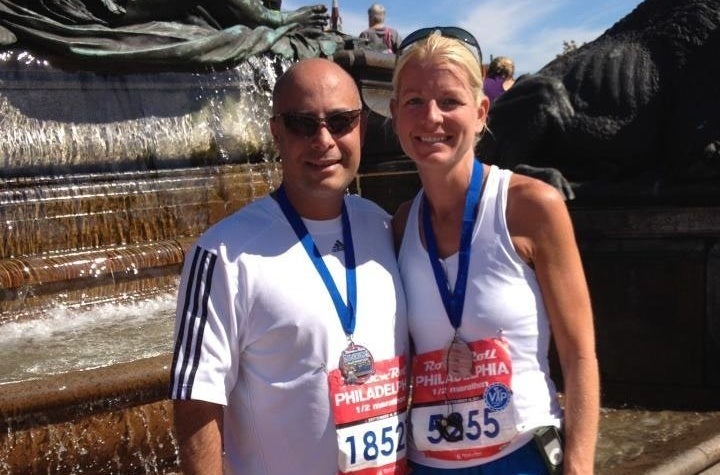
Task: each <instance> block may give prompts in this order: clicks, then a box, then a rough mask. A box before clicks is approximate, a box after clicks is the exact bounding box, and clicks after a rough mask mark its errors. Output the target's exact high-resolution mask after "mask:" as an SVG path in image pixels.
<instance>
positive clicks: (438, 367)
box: [411, 338, 517, 460]
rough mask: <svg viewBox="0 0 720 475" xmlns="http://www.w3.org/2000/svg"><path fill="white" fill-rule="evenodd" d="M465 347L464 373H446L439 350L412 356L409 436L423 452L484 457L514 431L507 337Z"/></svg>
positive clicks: (500, 446)
mask: <svg viewBox="0 0 720 475" xmlns="http://www.w3.org/2000/svg"><path fill="white" fill-rule="evenodd" d="M468 346H469V347H470V349H471V351H472V356H473V365H472V371H471V373H470V375H469V376H465V377H452V376H449V375H448V372H447V368H446V366H445V350H444V349H439V350H436V351H432V352H428V353H423V354H421V355H418V356H416V357H415V359H414V361H413V409H412V413H411V414H412V416H411V417H412V435H413V441H414V443H415V446H416V447H417V449H418V450H420V451H422V452H423V453H424V454H425V455H426V456H427V457H431V458H437V459H443V460H473V459H481V458H486V457H489V456H492V455H495V454H497V453H498V452H500V451H501V450H502V449H503V448H505V447H506V446H507V445H508V444H509V443H510V442H511V441H512V440H513V438H515V436H516V435H517V428H516V425H515V408H514V403H513V395H512V390H511V386H510V384H511V381H512V361H511V358H510V351H509V348H508V346H507V342H506V341H505V340H504V339H502V338H491V339H487V340H480V341H476V342H471V343H468Z"/></svg>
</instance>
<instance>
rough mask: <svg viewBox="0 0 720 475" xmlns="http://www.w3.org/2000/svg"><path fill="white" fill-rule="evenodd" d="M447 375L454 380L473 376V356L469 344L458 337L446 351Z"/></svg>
mask: <svg viewBox="0 0 720 475" xmlns="http://www.w3.org/2000/svg"><path fill="white" fill-rule="evenodd" d="M445 364H446V366H447V374H448V376H450V377H451V378H453V379H459V378H467V377H468V376H471V375H472V374H473V354H472V350H471V349H470V347H469V346H468V344H467V343H465V342H464V341H462V340H461V339H460V338H459V337H458V336H457V335H455V337H453V339H452V341H451V342H450V346H448V348H447V350H446V351H445Z"/></svg>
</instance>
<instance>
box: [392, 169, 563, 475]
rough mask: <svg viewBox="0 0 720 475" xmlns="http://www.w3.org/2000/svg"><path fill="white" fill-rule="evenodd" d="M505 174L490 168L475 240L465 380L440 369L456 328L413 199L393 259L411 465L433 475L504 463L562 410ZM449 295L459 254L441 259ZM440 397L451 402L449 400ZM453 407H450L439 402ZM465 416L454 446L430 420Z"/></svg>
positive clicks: (465, 327) (463, 333) (541, 309)
mask: <svg viewBox="0 0 720 475" xmlns="http://www.w3.org/2000/svg"><path fill="white" fill-rule="evenodd" d="M511 175H512V173H511V172H510V171H508V170H500V169H498V168H497V167H495V166H493V167H491V168H490V171H489V174H488V177H487V181H486V183H485V186H484V190H483V194H482V197H481V200H480V204H479V206H478V217H477V220H476V223H475V228H474V230H473V235H472V244H471V246H472V247H471V254H470V265H469V270H468V282H467V288H466V293H465V305H464V310H463V316H462V324H461V326H460V329H459V331H458V336H459V337H460V338H461V340H462V341H463V342H464V343H466V344H468V345H469V346H470V347H471V349H472V351H473V356H474V362H473V370H472V372H473V374H472V376H469V377H466V378H463V379H460V380H457V381H450V383H448V378H447V370H446V369H443V368H441V366H442V363H443V361H444V358H445V353H444V352H445V350H446V348H447V347H448V346H449V344H450V342H451V340H452V338H453V334H454V329H453V327H452V325H451V323H450V320H449V318H448V316H447V313H446V311H445V308H444V306H443V303H442V299H441V297H440V293H439V291H438V290H437V284H436V282H435V277H434V274H433V270H432V267H431V264H430V260H429V258H428V253H427V252H426V250H425V248H424V246H423V244H422V242H421V240H420V233H419V227H418V219H419V218H418V214H419V213H418V210H419V203H420V202H421V197H422V192H420V193H419V194H418V195H417V197H416V198H415V200H414V201H413V204H412V207H411V209H410V214H409V215H408V221H407V225H406V228H405V233H404V236H403V241H402V246H401V249H400V255H399V259H398V261H399V264H400V271H401V275H402V277H403V281H404V284H405V292H406V294H407V301H408V326H409V328H410V335H411V337H412V339H413V343H414V348H415V352H416V357H415V361H414V363H413V407H412V411H411V420H412V427H413V435H414V440H412V441H411V444H410V452H409V454H408V457H409V459H410V460H413V461H415V462H418V463H420V464H423V465H428V466H432V467H437V468H462V467H472V466H476V465H480V464H482V463H486V462H490V461H492V460H496V459H498V458H501V457H503V456H505V455H507V454H508V453H510V452H512V451H513V450H515V449H517V448H519V447H520V446H522V445H524V444H525V443H526V442H528V441H529V440H530V438H531V437H532V430H533V429H534V428H536V427H540V426H547V425H555V426H559V424H560V419H561V409H560V406H559V404H558V400H557V394H556V390H555V387H554V385H553V383H552V381H551V380H550V371H549V363H548V357H547V355H548V348H549V344H550V327H549V322H548V317H547V313H546V310H545V304H544V302H543V298H542V294H541V291H540V287H539V285H538V282H537V279H536V277H535V273H534V271H533V270H532V269H531V268H530V267H529V266H527V264H525V262H523V261H522V259H521V258H520V257H519V256H518V254H517V252H516V251H515V248H514V246H513V244H512V241H511V239H510V233H509V231H508V229H507V222H506V217H505V210H506V206H507V192H508V186H509V183H510V177H511ZM442 264H443V266H444V268H445V270H446V273H447V277H448V281H449V284H450V286H451V289H452V288H454V286H455V279H456V276H457V270H458V254H454V255H452V256H449V257H448V258H446V259H443V260H442ZM446 395H448V397H447V398H446ZM446 399H449V400H453V404H452V405H449V404H447V403H446ZM453 412H455V413H458V414H459V415H460V416H462V425H463V431H464V436H463V439H462V440H461V441H455V442H446V441H445V440H444V439H443V438H442V437H441V435H442V434H441V432H440V431H439V430H437V429H434V430H430V427H431V425H432V427H435V426H434V423H435V421H436V420H439V419H441V418H442V417H447V416H448V415H449V414H450V413H453Z"/></svg>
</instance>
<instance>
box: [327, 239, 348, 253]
mask: <svg viewBox="0 0 720 475" xmlns="http://www.w3.org/2000/svg"><path fill="white" fill-rule="evenodd" d="M344 250H345V245H344V244H343V243H341V242H340V240H339V239H338V240H336V241H335V244H333V247H332V249H331V250H330V252H340V251H344Z"/></svg>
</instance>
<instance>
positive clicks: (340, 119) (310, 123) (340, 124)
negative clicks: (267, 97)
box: [272, 109, 362, 137]
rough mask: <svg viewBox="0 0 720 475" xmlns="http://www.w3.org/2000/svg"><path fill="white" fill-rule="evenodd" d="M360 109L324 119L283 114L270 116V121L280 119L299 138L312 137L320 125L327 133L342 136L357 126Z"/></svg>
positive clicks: (306, 115)
mask: <svg viewBox="0 0 720 475" xmlns="http://www.w3.org/2000/svg"><path fill="white" fill-rule="evenodd" d="M361 113H362V109H354V110H349V111H342V112H335V113H333V114H330V115H327V116H325V117H317V116H314V115H308V114H296V113H294V112H283V113H282V114H276V115H274V116H272V119H277V118H282V121H283V124H284V125H285V128H286V129H288V130H289V131H290V132H292V133H293V134H295V135H298V136H301V137H313V136H314V135H315V134H316V133H317V131H318V129H319V128H320V126H321V125H323V124H324V125H325V127H327V129H328V132H330V133H331V134H333V135H342V134H345V133H347V132H349V131H350V130H352V129H353V128H355V126H356V125H357V124H358V122H359V120H358V119H359V118H360V114H361Z"/></svg>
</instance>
